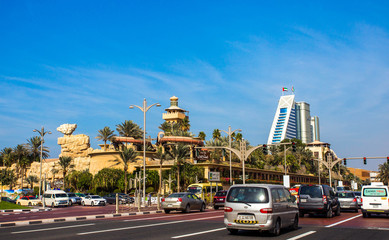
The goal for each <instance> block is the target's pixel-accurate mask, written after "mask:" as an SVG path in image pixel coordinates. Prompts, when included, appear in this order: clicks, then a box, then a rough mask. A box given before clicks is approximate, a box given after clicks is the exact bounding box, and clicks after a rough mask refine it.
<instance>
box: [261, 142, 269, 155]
mask: <svg viewBox="0 0 389 240" xmlns="http://www.w3.org/2000/svg"><path fill="white" fill-rule="evenodd" d="M262 153H263V155H267V154H268V153H267V145H266V144H263V145H262Z"/></svg>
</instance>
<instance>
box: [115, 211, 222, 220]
mask: <svg viewBox="0 0 389 240" xmlns="http://www.w3.org/2000/svg"><path fill="white" fill-rule="evenodd" d="M208 213H212V212H208ZM194 214H196V215H200V214H207V213H194ZM194 214H191V215H194ZM177 216H181V215H170V216H166V215H165V216H162V217H150V218H137V219H128V220H123V222H135V221H142V220H150V219H158V218H171V217H177ZM222 216H223V215H220V217H222Z"/></svg>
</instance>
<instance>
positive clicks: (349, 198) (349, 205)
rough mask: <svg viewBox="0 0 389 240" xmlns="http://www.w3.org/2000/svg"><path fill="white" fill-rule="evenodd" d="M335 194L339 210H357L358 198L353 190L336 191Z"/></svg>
mask: <svg viewBox="0 0 389 240" xmlns="http://www.w3.org/2000/svg"><path fill="white" fill-rule="evenodd" d="M336 196H337V197H338V199H339V202H340V208H341V210H354V211H355V212H358V208H359V207H358V200H357V196H356V195H355V193H354V192H351V191H342V192H337V193H336Z"/></svg>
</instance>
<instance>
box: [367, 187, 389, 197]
mask: <svg viewBox="0 0 389 240" xmlns="http://www.w3.org/2000/svg"><path fill="white" fill-rule="evenodd" d="M363 196H364V197H386V196H387V192H386V188H365V189H363Z"/></svg>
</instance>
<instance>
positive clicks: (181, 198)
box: [162, 192, 205, 213]
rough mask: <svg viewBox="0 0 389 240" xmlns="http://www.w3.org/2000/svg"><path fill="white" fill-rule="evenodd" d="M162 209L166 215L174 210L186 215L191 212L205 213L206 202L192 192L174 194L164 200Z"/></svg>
mask: <svg viewBox="0 0 389 240" xmlns="http://www.w3.org/2000/svg"><path fill="white" fill-rule="evenodd" d="M162 209H163V210H164V211H165V213H169V212H170V211H172V210H176V211H182V212H185V213H188V212H190V211H191V210H200V211H201V212H204V211H205V202H204V200H202V199H200V198H199V197H197V196H196V195H195V194H192V193H190V192H180V193H173V194H170V195H169V196H168V197H166V198H162Z"/></svg>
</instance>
